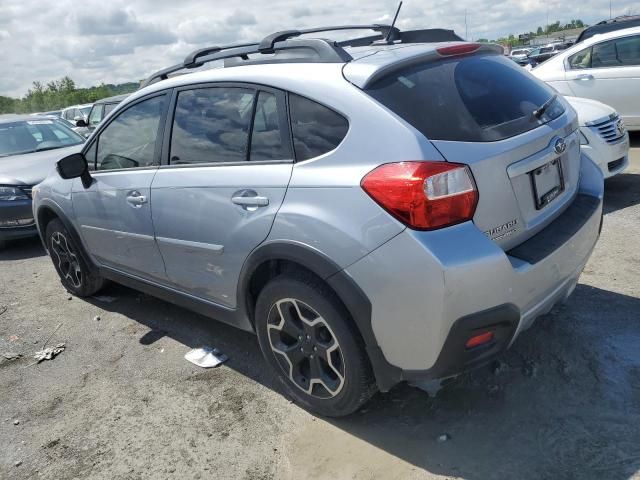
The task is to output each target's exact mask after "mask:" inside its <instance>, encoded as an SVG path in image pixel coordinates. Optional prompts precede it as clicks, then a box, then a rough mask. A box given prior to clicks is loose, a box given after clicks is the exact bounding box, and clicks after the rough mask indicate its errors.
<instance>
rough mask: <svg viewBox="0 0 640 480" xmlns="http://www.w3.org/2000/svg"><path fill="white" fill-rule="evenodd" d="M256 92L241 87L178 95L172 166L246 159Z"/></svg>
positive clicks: (172, 140) (172, 146) (172, 144)
mask: <svg viewBox="0 0 640 480" xmlns="http://www.w3.org/2000/svg"><path fill="white" fill-rule="evenodd" d="M254 96H255V91H254V90H250V89H246V88H238V87H215V88H200V89H196V90H185V91H182V92H180V93H179V94H178V100H177V103H176V112H175V117H174V120H173V131H172V134H171V155H170V163H171V164H172V165H181V164H193V163H212V162H241V161H245V160H246V159H247V145H248V141H249V125H250V124H251V116H252V114H253V100H254Z"/></svg>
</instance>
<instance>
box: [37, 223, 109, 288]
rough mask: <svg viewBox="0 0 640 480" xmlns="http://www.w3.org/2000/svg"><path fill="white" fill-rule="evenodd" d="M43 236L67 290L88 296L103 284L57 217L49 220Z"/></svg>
mask: <svg viewBox="0 0 640 480" xmlns="http://www.w3.org/2000/svg"><path fill="white" fill-rule="evenodd" d="M45 238H46V242H47V249H48V250H49V255H50V256H51V261H52V262H53V266H54V268H55V269H56V272H58V276H59V277H60V281H61V282H62V285H64V287H65V288H66V289H67V290H68V291H69V292H71V293H73V294H74V295H76V296H78V297H89V296H91V295H93V294H95V293H96V292H97V291H98V290H100V289H101V288H102V287H103V286H104V279H103V278H102V277H100V276H99V275H97V274H95V273H94V272H92V271H91V269H90V268H89V266H88V265H87V264H86V262H85V261H84V260H83V258H82V255H80V249H79V247H78V245H76V243H75V242H74V241H73V238H72V237H71V235H69V232H68V230H67V229H66V228H65V226H64V224H63V223H62V222H61V221H60V220H59V219H57V218H56V219H54V220H51V222H49V224H48V225H47V230H46V234H45Z"/></svg>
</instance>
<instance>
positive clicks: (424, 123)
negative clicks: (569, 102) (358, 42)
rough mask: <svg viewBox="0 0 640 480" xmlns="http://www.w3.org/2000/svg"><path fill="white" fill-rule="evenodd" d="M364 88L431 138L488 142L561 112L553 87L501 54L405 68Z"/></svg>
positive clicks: (526, 128)
mask: <svg viewBox="0 0 640 480" xmlns="http://www.w3.org/2000/svg"><path fill="white" fill-rule="evenodd" d="M367 93H368V94H369V95H371V96H372V97H374V98H375V99H376V100H378V101H379V102H380V103H382V104H383V105H385V106H386V107H387V108H389V109H390V110H392V111H393V112H395V113H396V114H397V115H399V116H400V117H402V118H404V119H405V120H406V121H407V122H409V123H410V124H411V125H413V126H414V127H415V128H416V129H417V130H419V131H420V132H422V133H423V134H424V135H425V136H426V137H427V138H429V139H431V140H454V141H468V142H490V141H497V140H503V139H505V138H509V137H512V136H514V135H518V134H521V133H524V132H527V131H529V130H532V129H534V128H536V127H538V126H540V125H542V124H544V123H546V122H549V121H550V120H553V119H554V118H557V117H559V116H560V115H562V114H563V113H564V107H563V106H562V104H561V103H560V101H558V100H556V101H554V102H552V103H551V104H550V105H549V106H548V108H547V109H546V111H545V113H544V114H543V115H541V116H540V118H536V117H535V116H534V115H533V112H534V111H535V110H536V109H538V108H539V107H540V106H542V105H543V104H544V103H545V102H547V101H549V100H550V99H551V98H552V97H553V95H554V92H553V90H551V89H550V88H549V87H548V86H546V85H545V84H544V83H542V82H541V81H539V80H537V79H535V78H533V77H532V76H531V75H530V74H529V73H527V72H525V71H523V70H522V68H521V67H520V66H518V65H517V64H516V63H514V62H512V61H511V60H509V59H506V58H504V57H503V56H502V55H475V56H471V57H462V58H460V57H458V58H451V59H448V60H441V61H438V62H430V63H426V64H422V65H417V66H411V67H407V68H405V69H403V70H400V71H396V72H394V73H392V74H390V75H388V76H386V77H384V78H382V79H381V80H379V81H378V82H376V83H374V84H373V85H371V87H369V88H367Z"/></svg>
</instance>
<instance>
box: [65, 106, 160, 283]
mask: <svg viewBox="0 0 640 480" xmlns="http://www.w3.org/2000/svg"><path fill="white" fill-rule="evenodd" d="M167 97H168V96H167V95H164V94H163V95H157V96H155V97H152V98H147V99H144V100H142V101H140V102H137V103H135V104H133V105H132V106H129V107H128V108H126V109H125V110H123V111H122V112H121V113H120V114H118V115H117V116H116V117H115V118H114V119H113V120H112V121H111V122H110V123H109V124H108V125H107V126H106V127H105V128H104V129H102V131H101V132H100V133H99V134H98V135H97V136H96V137H95V138H94V139H93V142H92V144H91V145H89V146H88V147H87V148H86V149H85V152H84V154H85V157H87V161H88V163H89V164H90V166H92V167H93V172H92V176H93V179H94V182H93V184H92V185H91V186H90V187H89V188H84V187H83V186H82V182H80V181H79V180H76V181H74V186H73V194H72V195H73V207H74V210H75V214H76V219H77V222H78V223H79V227H80V234H81V235H82V238H83V240H84V242H85V243H86V245H87V247H88V249H89V251H90V252H91V253H92V254H93V255H94V256H95V258H96V259H97V260H98V262H100V263H101V264H102V265H105V266H108V267H112V268H114V269H117V270H119V271H122V272H126V273H130V274H133V275H138V276H143V277H145V278H151V279H157V280H163V279H165V278H166V275H165V271H164V264H163V262H162V257H161V255H160V251H159V249H158V246H157V245H156V242H155V239H154V231H153V223H152V220H151V203H150V200H151V197H150V194H151V182H152V181H153V177H154V175H155V174H156V172H157V171H158V165H159V161H158V160H159V157H160V150H161V141H160V140H159V131H160V128H162V127H164V118H165V115H166V109H167V104H168V98H167Z"/></svg>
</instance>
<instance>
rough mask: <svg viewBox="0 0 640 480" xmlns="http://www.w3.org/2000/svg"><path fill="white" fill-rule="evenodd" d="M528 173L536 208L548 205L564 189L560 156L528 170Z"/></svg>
mask: <svg viewBox="0 0 640 480" xmlns="http://www.w3.org/2000/svg"><path fill="white" fill-rule="evenodd" d="M529 175H530V176H531V185H532V186H533V198H534V200H535V202H536V209H537V210H540V209H542V208H544V207H545V206H547V205H549V204H550V203H551V202H552V201H553V200H554V199H555V198H557V197H558V195H560V194H561V193H562V192H563V191H564V177H563V175H562V161H561V159H560V158H556V159H555V160H552V161H550V162H549V163H545V164H544V165H542V166H541V167H538V168H536V169H535V170H533V171H531V172H529Z"/></svg>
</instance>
